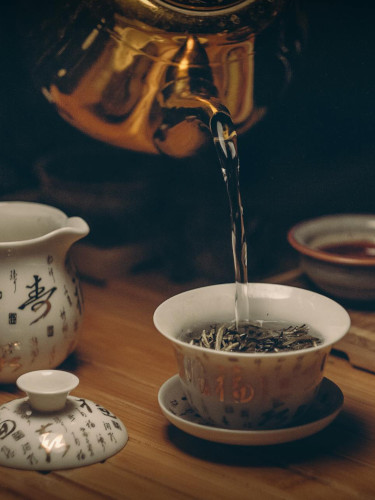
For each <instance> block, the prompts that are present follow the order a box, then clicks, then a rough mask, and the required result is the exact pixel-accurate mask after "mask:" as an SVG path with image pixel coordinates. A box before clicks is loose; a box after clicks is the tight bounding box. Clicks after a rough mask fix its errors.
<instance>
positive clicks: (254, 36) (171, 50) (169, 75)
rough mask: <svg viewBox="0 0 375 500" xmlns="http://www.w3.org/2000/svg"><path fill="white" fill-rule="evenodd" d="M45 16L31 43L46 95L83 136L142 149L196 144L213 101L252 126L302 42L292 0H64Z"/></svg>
mask: <svg viewBox="0 0 375 500" xmlns="http://www.w3.org/2000/svg"><path fill="white" fill-rule="evenodd" d="M40 15H41V14H40ZM43 16H44V17H43V19H40V20H39V24H38V23H37V22H35V19H34V20H33V28H32V30H31V31H30V30H29V33H31V34H30V37H29V42H28V43H29V45H30V46H31V47H33V54H34V59H33V68H34V76H35V79H36V81H37V82H38V84H39V86H40V88H41V89H42V92H43V94H44V95H45V96H46V97H47V98H48V100H49V101H50V102H52V103H54V104H55V106H56V107H57V110H58V111H59V113H60V114H61V115H62V116H63V117H64V118H65V119H66V120H67V121H69V122H70V123H71V124H73V125H74V126H75V127H77V128H79V129H81V130H82V131H84V132H86V133H87V134H89V135H91V136H93V137H96V138H97V139H100V140H103V141H106V142H109V143H111V144H114V145H116V146H120V147H124V148H127V149H132V150H135V151H142V152H146V153H155V154H156V153H159V152H160V151H162V152H164V153H167V154H170V155H173V156H186V155H190V154H192V153H194V152H196V151H197V150H198V149H199V148H200V147H201V146H202V145H203V144H204V143H205V142H206V141H207V132H206V130H205V126H204V125H205V122H207V120H208V119H209V112H210V110H211V111H212V109H215V108H216V107H217V106H219V107H223V108H227V109H228V110H229V112H230V113H231V115H232V120H233V122H234V124H235V126H236V128H237V130H238V132H239V133H242V132H244V131H246V130H247V129H248V128H249V127H251V126H252V125H253V124H254V123H256V122H257V121H258V120H259V119H260V118H261V117H262V116H263V115H264V113H265V112H266V110H267V108H268V106H269V105H270V104H271V103H272V101H273V100H275V99H276V98H277V97H278V95H279V93H280V91H281V90H282V88H283V86H284V84H285V81H286V79H287V78H289V72H290V60H291V59H293V57H294V56H295V54H296V53H297V52H298V50H299V49H300V45H301V40H300V39H301V30H300V26H299V24H298V22H297V21H296V19H297V17H296V5H295V2H294V1H288V0H242V1H241V0H237V1H236V0H225V1H214V2H206V1H204V2H202V1H199V2H196V1H194V0H190V1H189V0H186V1H183V0H97V1H96V2H91V1H89V0H81V1H69V2H68V1H66V2H65V1H59V2H57V4H56V5H54V8H53V9H51V8H49V9H47V8H46V9H45V11H43ZM207 113H208V115H207Z"/></svg>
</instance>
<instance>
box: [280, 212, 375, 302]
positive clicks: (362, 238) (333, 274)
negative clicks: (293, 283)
mask: <svg viewBox="0 0 375 500" xmlns="http://www.w3.org/2000/svg"><path fill="white" fill-rule="evenodd" d="M288 241H289V243H290V244H291V246H292V247H293V248H294V249H295V250H297V252H298V253H299V254H300V259H301V267H302V270H303V271H304V272H305V273H306V275H307V276H308V277H309V278H310V279H311V281H313V282H314V283H315V284H316V285H317V286H318V287H319V288H320V289H321V290H323V291H324V292H327V293H328V294H330V295H332V296H335V297H339V298H342V299H348V300H359V301H369V300H374V299H375V215H370V214H367V215H366V214H339V215H327V216H323V217H318V218H315V219H310V220H307V221H303V222H300V223H298V224H296V225H295V226H294V227H292V228H291V229H290V231H289V233H288Z"/></svg>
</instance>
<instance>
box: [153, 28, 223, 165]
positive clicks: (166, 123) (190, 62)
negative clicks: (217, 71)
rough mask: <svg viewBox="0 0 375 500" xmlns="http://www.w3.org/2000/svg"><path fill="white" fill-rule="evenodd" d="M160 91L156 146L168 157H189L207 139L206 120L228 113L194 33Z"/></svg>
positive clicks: (178, 56) (176, 56) (205, 55)
mask: <svg viewBox="0 0 375 500" xmlns="http://www.w3.org/2000/svg"><path fill="white" fill-rule="evenodd" d="M166 82H167V83H166V84H165V86H164V88H163V89H162V91H161V92H160V93H159V96H158V101H159V106H160V108H161V123H160V125H159V127H158V129H157V130H156V132H155V134H154V144H155V146H156V147H157V149H158V150H159V151H160V152H161V153H164V154H167V155H168V156H172V157H175V158H183V157H188V156H192V155H193V154H195V153H196V152H197V151H199V149H200V148H201V147H202V146H203V145H204V144H206V143H207V142H208V141H209V137H210V136H209V123H210V120H211V118H212V116H213V115H215V114H216V113H218V112H224V113H225V114H229V112H228V110H227V109H226V108H225V106H223V105H222V104H221V103H220V101H219V99H218V98H217V94H218V92H217V89H216V87H215V85H214V82H213V76H212V71H211V67H210V64H209V60H208V57H207V54H206V52H205V50H204V47H203V46H202V44H201V43H200V41H199V39H198V38H197V37H196V36H194V35H189V36H188V37H187V38H186V41H185V43H184V45H183V46H182V47H181V49H180V50H179V51H178V52H177V54H176V55H175V58H174V60H173V62H172V65H171V66H170V68H169V70H168V72H167V75H166Z"/></svg>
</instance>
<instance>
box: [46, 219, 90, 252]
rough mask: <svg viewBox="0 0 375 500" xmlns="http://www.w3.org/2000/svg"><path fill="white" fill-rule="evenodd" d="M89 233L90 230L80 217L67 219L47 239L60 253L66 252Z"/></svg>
mask: <svg viewBox="0 0 375 500" xmlns="http://www.w3.org/2000/svg"><path fill="white" fill-rule="evenodd" d="M89 232H90V228H89V226H88V224H87V222H86V221H84V220H83V219H82V218H81V217H69V218H67V220H66V223H65V224H64V225H63V226H62V227H60V228H59V229H56V230H55V231H53V232H52V233H50V235H49V237H50V239H51V240H53V241H54V243H55V244H56V245H57V246H58V247H59V248H60V250H61V251H63V252H66V251H67V250H68V249H69V248H70V247H71V246H72V245H73V243H75V242H77V241H79V240H81V239H82V238H84V237H85V236H87V235H88V234H89Z"/></svg>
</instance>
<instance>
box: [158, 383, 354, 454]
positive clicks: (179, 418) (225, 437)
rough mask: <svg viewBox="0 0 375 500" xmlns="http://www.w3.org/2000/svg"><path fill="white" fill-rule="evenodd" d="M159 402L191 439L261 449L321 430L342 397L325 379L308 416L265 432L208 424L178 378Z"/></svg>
mask: <svg viewBox="0 0 375 500" xmlns="http://www.w3.org/2000/svg"><path fill="white" fill-rule="evenodd" d="M158 401H159V405H160V408H161V410H162V412H163V414H164V415H165V417H166V418H167V419H168V420H169V421H170V422H171V423H172V424H173V425H175V426H176V427H178V428H179V429H181V430H182V431H185V432H187V433H188V434H191V435H192V436H195V437H198V438H201V439H206V440H208V441H214V442H216V443H225V444H235V445H254V446H263V445H273V444H281V443H287V442H289V441H296V440H298V439H302V438H305V437H307V436H311V435H312V434H315V433H316V432H318V431H320V430H322V429H324V428H325V427H327V426H328V425H329V424H330V423H331V422H332V421H333V420H334V419H335V417H336V416H337V415H338V413H339V412H340V410H341V408H342V406H343V403H344V396H343V394H342V392H341V390H340V388H339V387H338V386H337V385H336V384H334V383H333V382H332V381H331V380H328V379H327V378H324V379H323V381H322V384H321V386H320V389H319V392H318V394H317V396H316V398H315V400H314V402H313V404H312V407H311V409H310V411H309V413H308V415H306V416H305V417H304V418H303V419H302V420H300V421H299V424H298V425H296V426H289V427H284V428H282V429H271V430H264V431H262V430H261V431H255V430H254V431H251V430H231V429H225V428H221V427H213V426H211V425H208V424H207V423H205V421H204V420H203V419H202V418H201V417H200V416H199V415H198V414H197V413H196V412H195V411H194V410H193V409H192V408H191V407H190V405H189V403H188V401H187V399H186V397H185V395H184V392H183V389H182V386H181V383H180V378H179V376H178V375H174V376H173V377H171V378H170V379H169V380H167V381H166V382H165V383H164V384H163V385H162V386H161V388H160V390H159V394H158Z"/></svg>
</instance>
